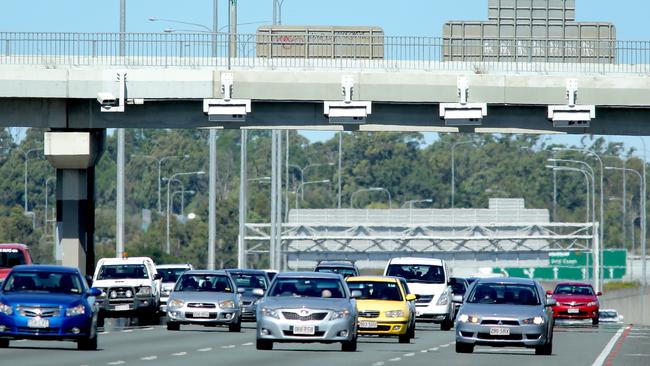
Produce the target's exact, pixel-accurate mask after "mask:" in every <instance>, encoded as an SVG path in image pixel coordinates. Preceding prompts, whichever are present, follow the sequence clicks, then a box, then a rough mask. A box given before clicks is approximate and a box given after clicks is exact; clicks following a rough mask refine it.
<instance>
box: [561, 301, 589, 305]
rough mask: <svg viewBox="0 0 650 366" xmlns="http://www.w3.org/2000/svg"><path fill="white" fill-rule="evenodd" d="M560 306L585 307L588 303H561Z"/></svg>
mask: <svg viewBox="0 0 650 366" xmlns="http://www.w3.org/2000/svg"><path fill="white" fill-rule="evenodd" d="M559 305H562V306H585V305H587V303H586V302H576V303H571V302H561V303H559Z"/></svg>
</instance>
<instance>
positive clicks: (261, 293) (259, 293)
mask: <svg viewBox="0 0 650 366" xmlns="http://www.w3.org/2000/svg"><path fill="white" fill-rule="evenodd" d="M242 290H243V289H242ZM238 291H239V290H238ZM253 295H255V296H264V290H262V289H261V288H255V289H253Z"/></svg>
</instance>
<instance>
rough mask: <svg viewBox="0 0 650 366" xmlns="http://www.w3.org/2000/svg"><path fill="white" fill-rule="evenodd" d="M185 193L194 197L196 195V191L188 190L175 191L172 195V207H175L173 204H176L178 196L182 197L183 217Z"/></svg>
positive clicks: (181, 212) (182, 214)
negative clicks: (175, 198)
mask: <svg viewBox="0 0 650 366" xmlns="http://www.w3.org/2000/svg"><path fill="white" fill-rule="evenodd" d="M185 193H187V194H189V195H193V194H196V191H194V190H191V189H190V190H187V191H186V190H184V189H181V190H178V191H175V192H174V193H172V206H173V203H174V197H175V196H176V195H177V194H180V195H181V209H180V214H181V216H184V215H185Z"/></svg>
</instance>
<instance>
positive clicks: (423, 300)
mask: <svg viewBox="0 0 650 366" xmlns="http://www.w3.org/2000/svg"><path fill="white" fill-rule="evenodd" d="M431 301H433V295H418V297H417V299H415V303H416V304H418V305H419V304H428V303H430V302H431Z"/></svg>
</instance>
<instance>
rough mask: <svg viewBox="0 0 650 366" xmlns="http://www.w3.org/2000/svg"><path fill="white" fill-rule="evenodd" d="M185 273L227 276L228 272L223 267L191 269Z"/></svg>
mask: <svg viewBox="0 0 650 366" xmlns="http://www.w3.org/2000/svg"><path fill="white" fill-rule="evenodd" d="M185 275H222V276H228V273H227V272H226V271H224V270H223V269H193V270H190V271H186V272H185V273H183V276H185Z"/></svg>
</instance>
